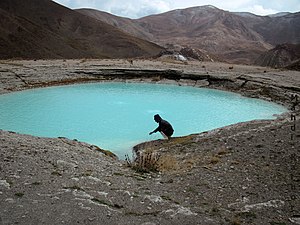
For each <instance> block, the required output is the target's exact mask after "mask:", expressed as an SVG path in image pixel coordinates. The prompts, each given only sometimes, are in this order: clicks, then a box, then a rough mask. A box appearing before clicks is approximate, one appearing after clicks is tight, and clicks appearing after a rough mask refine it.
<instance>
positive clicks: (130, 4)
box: [108, 0, 170, 18]
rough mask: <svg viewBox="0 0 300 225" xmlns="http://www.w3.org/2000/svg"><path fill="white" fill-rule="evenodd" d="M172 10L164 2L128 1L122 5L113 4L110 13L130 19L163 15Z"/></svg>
mask: <svg viewBox="0 0 300 225" xmlns="http://www.w3.org/2000/svg"><path fill="white" fill-rule="evenodd" d="M169 10H170V6H169V4H168V2H166V1H163V0H152V1H150V0H144V1H139V3H138V4H137V3H136V1H133V0H127V1H126V2H125V1H124V3H122V4H111V5H110V6H109V9H108V11H109V12H110V13H112V14H116V15H121V16H124V17H130V18H140V17H143V16H147V15H150V14H157V13H162V12H166V11H169Z"/></svg>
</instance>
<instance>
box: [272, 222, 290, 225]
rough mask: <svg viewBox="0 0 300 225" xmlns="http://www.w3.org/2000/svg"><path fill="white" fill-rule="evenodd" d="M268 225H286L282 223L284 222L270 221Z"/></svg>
mask: <svg viewBox="0 0 300 225" xmlns="http://www.w3.org/2000/svg"><path fill="white" fill-rule="evenodd" d="M270 224H271V225H286V223H284V222H275V221H271V222H270Z"/></svg>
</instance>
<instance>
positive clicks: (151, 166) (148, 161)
mask: <svg viewBox="0 0 300 225" xmlns="http://www.w3.org/2000/svg"><path fill="white" fill-rule="evenodd" d="M159 157H160V156H159V154H158V153H157V152H140V153H138V154H137V155H135V156H133V159H132V160H131V159H130V158H129V157H128V155H126V156H125V160H126V162H127V165H128V166H129V167H131V168H132V169H134V170H135V171H137V172H141V173H147V172H156V171H158V160H159Z"/></svg>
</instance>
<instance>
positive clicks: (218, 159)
mask: <svg viewBox="0 0 300 225" xmlns="http://www.w3.org/2000/svg"><path fill="white" fill-rule="evenodd" d="M218 162H220V158H219V157H217V156H212V157H211V158H210V159H209V164H217V163H218Z"/></svg>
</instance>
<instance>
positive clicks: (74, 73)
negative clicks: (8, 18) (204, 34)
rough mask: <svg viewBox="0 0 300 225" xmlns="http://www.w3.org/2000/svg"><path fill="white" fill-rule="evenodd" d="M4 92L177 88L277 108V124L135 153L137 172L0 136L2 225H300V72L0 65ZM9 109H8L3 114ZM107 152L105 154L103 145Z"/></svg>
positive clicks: (139, 64) (143, 147) (72, 144)
mask: <svg viewBox="0 0 300 225" xmlns="http://www.w3.org/2000/svg"><path fill="white" fill-rule="evenodd" d="M0 74H1V76H0V93H2V94H4V93H8V92H11V91H17V90H22V89H27V88H34V87H43V86H49V85H58V84H70V83H77V82H95V81H107V80H122V81H126V82H129V81H131V82H155V83H160V82H164V83H178V84H179V85H192V86H197V87H201V86H205V87H210V88H218V89H224V90H230V91H235V92H239V93H241V94H243V95H247V96H252V97H259V98H263V99H267V100H272V101H275V102H278V103H281V104H284V105H286V106H287V107H289V108H290V109H291V111H290V112H289V113H287V114H285V115H282V116H280V117H279V118H278V119H276V120H273V121H270V120H268V121H252V122H247V123H240V124H236V125H232V126H228V127H224V128H220V129H216V130H213V131H210V132H205V133H201V134H193V135H190V136H186V137H176V138H172V139H171V140H157V141H154V142H149V143H142V144H140V145H138V146H136V149H137V150H138V151H140V152H141V151H151V152H157V154H159V156H160V158H159V167H158V170H159V172H150V173H140V172H137V171H135V170H134V169H132V168H130V167H128V166H127V164H126V162H124V161H120V160H117V159H113V158H112V157H111V156H110V155H109V154H108V153H107V152H104V151H101V150H100V149H99V148H97V147H95V146H92V145H90V144H87V143H82V142H79V141H76V140H68V139H65V138H40V137H33V136H29V135H22V134H16V133H13V132H9V131H0V224H1V225H2V224H143V225H158V224H204V225H206V224H207V225H209V224H233V225H238V224H264V225H265V224H271V225H279V224H300V218H299V215H300V201H299V198H300V195H299V186H300V185H299V177H300V168H299V167H300V163H299V149H300V133H299V127H300V122H299V121H300V120H299V116H300V113H299V106H298V105H297V106H293V103H294V102H296V99H291V96H292V95H297V96H298V101H299V94H300V73H299V72H295V71H280V70H273V69H269V68H263V67H250V66H238V65H228V64H217V63H200V62H189V63H188V64H184V63H178V62H173V61H165V62H164V61H149V60H139V61H136V60H135V61H133V63H131V62H130V61H126V60H102V61H97V60H55V61H1V62H0ZM1 107H3V106H1ZM100 147H101V146H100Z"/></svg>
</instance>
